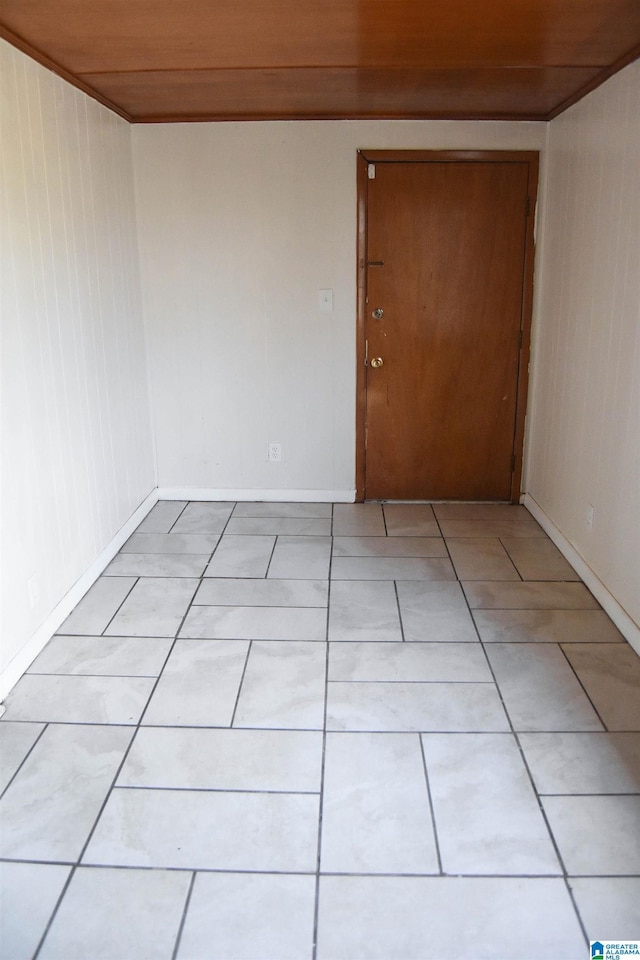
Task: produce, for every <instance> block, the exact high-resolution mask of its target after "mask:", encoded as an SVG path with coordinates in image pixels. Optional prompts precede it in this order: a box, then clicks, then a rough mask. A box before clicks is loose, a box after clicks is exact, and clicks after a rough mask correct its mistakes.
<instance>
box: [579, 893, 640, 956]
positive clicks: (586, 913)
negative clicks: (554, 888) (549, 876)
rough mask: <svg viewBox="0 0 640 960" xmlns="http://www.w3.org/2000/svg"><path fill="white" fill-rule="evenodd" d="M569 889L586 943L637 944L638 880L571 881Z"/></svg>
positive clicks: (639, 896)
mask: <svg viewBox="0 0 640 960" xmlns="http://www.w3.org/2000/svg"><path fill="white" fill-rule="evenodd" d="M569 885H570V887H571V889H572V890H573V896H574V898H575V901H576V904H577V906H578V911H579V913H580V916H581V917H582V922H583V923H584V925H585V927H586V931H587V937H588V938H589V940H601V941H602V940H614V941H620V940H637V939H638V930H639V929H640V877H606V878H603V877H572V878H570V880H569Z"/></svg>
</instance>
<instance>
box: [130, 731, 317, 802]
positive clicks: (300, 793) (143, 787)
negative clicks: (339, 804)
mask: <svg viewBox="0 0 640 960" xmlns="http://www.w3.org/2000/svg"><path fill="white" fill-rule="evenodd" d="M228 729H231V728H228ZM235 729H237V728H235ZM113 790H138V791H150V792H161V793H234V794H235V793H239V794H252V795H254V794H258V795H259V796H261V795H263V794H264V795H265V796H292V797H317V796H319V794H320V791H319V790H258V789H255V790H249V789H243V788H242V787H169V786H164V785H162V784H153V785H152V784H147V783H116V784H115V785H114V786H113V787H112V791H113Z"/></svg>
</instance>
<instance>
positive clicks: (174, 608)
mask: <svg viewBox="0 0 640 960" xmlns="http://www.w3.org/2000/svg"><path fill="white" fill-rule="evenodd" d="M198 584H199V581H198V580H196V579H193V578H189V577H160V578H156V577H145V578H143V579H141V580H138V582H137V583H136V585H135V587H134V588H133V590H132V591H131V593H130V594H129V596H128V597H127V599H126V600H125V602H124V603H123V604H122V606H121V607H120V610H119V611H118V613H117V614H116V616H115V617H114V618H113V620H112V621H111V623H110V624H109V626H108V628H107V630H106V631H105V633H106V634H108V635H111V636H113V635H117V636H132V637H175V635H176V633H177V632H178V630H179V628H180V624H181V623H182V618H183V617H184V615H185V613H186V612H187V608H188V606H189V604H190V603H191V600H192V599H193V595H194V593H195V592H196V588H197V587H198Z"/></svg>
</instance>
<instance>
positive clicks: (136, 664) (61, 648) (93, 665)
mask: <svg viewBox="0 0 640 960" xmlns="http://www.w3.org/2000/svg"><path fill="white" fill-rule="evenodd" d="M171 642H172V641H171V639H170V638H169V637H78V636H71V637H63V636H60V635H56V636H55V637H52V638H51V640H49V642H48V644H47V645H46V647H45V648H44V650H43V651H42V653H41V654H40V656H39V657H37V658H36V660H35V661H34V662H33V663H32V664H31V666H30V667H29V671H28V672H29V673H65V674H73V675H76V676H80V675H84V676H105V677H107V676H112V677H157V676H158V674H159V673H160V671H161V670H162V667H163V664H164V661H165V660H166V658H167V654H168V653H169V650H170V649H171Z"/></svg>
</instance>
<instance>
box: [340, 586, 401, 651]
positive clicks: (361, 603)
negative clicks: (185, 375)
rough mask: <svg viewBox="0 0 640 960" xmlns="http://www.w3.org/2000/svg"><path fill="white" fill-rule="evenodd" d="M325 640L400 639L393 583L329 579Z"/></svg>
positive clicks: (398, 617)
mask: <svg viewBox="0 0 640 960" xmlns="http://www.w3.org/2000/svg"><path fill="white" fill-rule="evenodd" d="M329 640H402V630H401V628H400V615H399V613H398V601H397V599H396V592H395V588H394V585H393V583H377V582H376V583H374V582H371V581H367V580H362V581H358V580H345V581H342V580H335V581H333V582H332V584H331V594H330V599H329Z"/></svg>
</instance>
